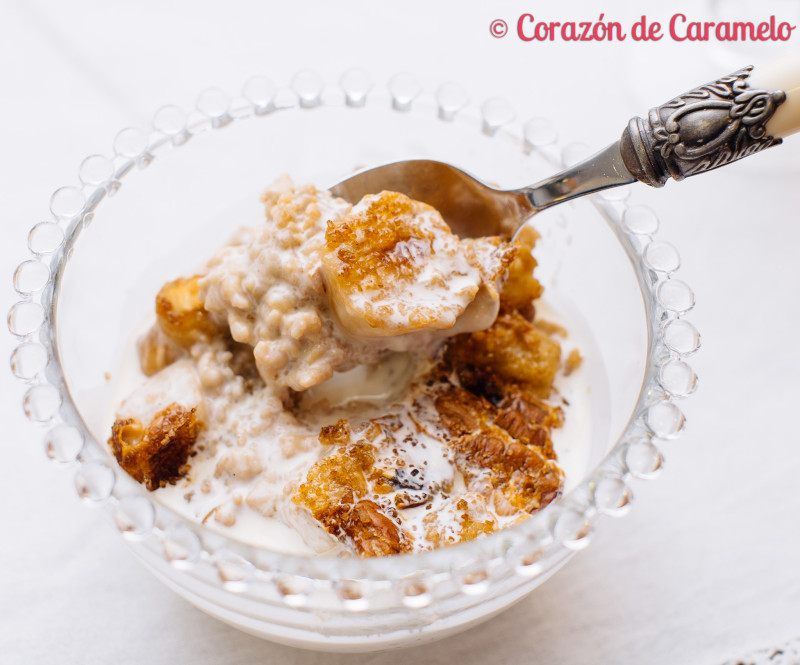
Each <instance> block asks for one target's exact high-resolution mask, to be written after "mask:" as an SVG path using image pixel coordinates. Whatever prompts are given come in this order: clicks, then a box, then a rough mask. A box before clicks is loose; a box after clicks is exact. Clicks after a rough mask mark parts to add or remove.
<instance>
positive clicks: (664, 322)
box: [8, 70, 700, 610]
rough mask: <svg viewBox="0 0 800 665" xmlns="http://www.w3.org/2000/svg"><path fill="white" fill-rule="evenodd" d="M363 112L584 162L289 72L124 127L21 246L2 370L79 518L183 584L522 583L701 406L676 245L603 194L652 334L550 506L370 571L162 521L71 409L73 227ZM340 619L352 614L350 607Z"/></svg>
mask: <svg viewBox="0 0 800 665" xmlns="http://www.w3.org/2000/svg"><path fill="white" fill-rule="evenodd" d="M367 103H370V104H390V105H391V108H393V109H394V110H395V111H396V112H397V113H406V112H409V111H412V110H414V111H416V110H417V109H424V110H425V112H427V111H432V112H434V113H435V114H436V116H437V117H438V119H439V120H440V121H441V122H452V121H453V120H454V119H456V118H457V117H461V116H463V115H465V114H472V115H473V116H477V118H478V120H479V126H480V127H481V131H482V132H483V133H484V134H486V135H488V136H492V137H495V138H498V139H500V138H502V139H504V140H511V141H513V142H515V143H516V144H518V145H519V148H520V150H524V151H525V152H527V153H533V152H537V153H539V154H541V155H543V156H544V157H545V158H546V159H548V160H549V161H550V162H551V163H552V164H553V166H554V169H555V168H558V167H561V166H564V165H567V164H570V163H573V162H575V161H577V160H578V159H580V158H582V157H583V156H584V154H585V149H584V148H583V147H582V146H578V145H574V144H573V145H570V146H567V147H565V148H564V149H563V150H561V151H560V153H559V151H558V149H557V143H556V139H557V137H556V133H555V131H554V130H553V128H552V126H551V125H550V124H549V123H548V121H546V120H545V119H542V118H538V117H537V118H532V119H530V120H528V121H527V122H524V123H517V122H515V120H514V112H513V110H512V109H511V108H510V106H509V105H508V104H507V103H506V102H505V101H504V100H502V99H498V98H493V99H489V100H487V101H486V102H484V103H483V104H482V105H481V106H480V107H473V106H470V105H469V103H468V97H467V94H466V92H465V91H464V90H463V89H462V88H461V87H460V86H459V85H457V84H455V83H449V82H448V83H445V84H443V85H441V86H440V87H439V88H437V89H436V91H435V92H434V94H433V95H430V94H428V93H425V92H424V91H423V90H422V87H421V86H420V84H419V83H418V82H417V80H416V79H415V78H414V77H413V76H412V75H410V74H405V73H403V74H397V75H395V76H394V77H393V78H391V79H390V80H389V81H388V85H386V86H379V85H373V83H372V81H371V79H370V77H369V76H368V75H367V73H366V72H364V71H362V70H349V71H347V72H345V73H344V75H342V76H341V78H340V79H339V81H338V84H334V85H326V84H325V82H324V80H323V79H322V78H321V77H320V76H319V75H318V74H317V73H315V72H313V71H311V70H303V71H300V72H298V73H297V74H296V75H295V76H294V77H293V78H292V80H291V84H290V86H288V87H278V86H276V85H275V84H274V83H273V82H272V81H271V80H270V79H268V78H265V77H254V78H251V79H250V80H248V81H247V83H246V84H245V85H244V87H243V89H242V92H241V95H239V96H236V97H229V96H228V95H227V94H226V93H225V92H223V91H221V90H219V89H209V90H206V91H205V92H203V93H202V94H201V95H200V96H199V98H198V100H197V104H196V108H195V110H194V111H193V112H191V113H187V112H185V111H184V110H183V109H181V108H179V107H177V106H164V107H162V108H160V109H159V110H158V111H157V112H156V113H155V116H154V118H153V123H152V131H150V132H145V131H142V130H140V129H137V128H133V127H129V128H125V129H123V130H122V131H120V132H119V133H118V134H117V136H116V137H115V139H114V143H113V156H112V157H106V156H103V155H91V156H89V157H87V158H86V159H85V160H83V162H82V163H81V165H80V168H79V171H78V178H79V181H80V184H79V185H77V186H65V187H61V188H59V189H58V190H56V191H55V192H54V193H53V195H52V197H51V199H50V212H51V215H52V218H51V219H49V220H46V221H42V222H40V223H38V224H36V225H35V226H33V227H32V229H31V231H30V234H29V236H28V248H29V250H30V252H31V255H32V258H30V259H28V260H26V261H23V262H22V263H21V264H20V265H19V266H18V267H17V269H16V271H15V273H14V278H13V279H14V288H15V290H16V292H17V294H18V295H19V297H20V299H19V301H18V302H17V303H16V304H14V305H13V306H12V307H11V309H10V311H9V313H8V327H9V330H10V331H11V333H12V334H13V335H14V336H15V337H16V338H17V339H18V340H19V344H18V346H17V347H16V349H15V350H14V351H13V353H12V356H11V369H12V372H13V373H14V375H15V376H16V377H17V378H18V379H19V380H20V381H22V382H24V383H26V384H27V385H28V389H27V391H26V392H25V395H24V398H23V408H24V411H25V414H26V416H27V417H28V419H29V420H30V421H32V422H34V423H39V424H41V425H42V426H44V427H45V428H46V430H47V432H46V434H45V436H44V444H45V451H46V454H47V456H48V457H49V458H50V459H52V460H54V461H55V462H57V463H61V464H63V465H65V466H71V467H75V468H76V472H75V486H76V489H77V491H78V494H79V495H80V496H81V497H82V498H83V499H84V500H85V501H86V502H87V503H89V504H91V505H94V506H97V507H102V508H103V509H104V511H105V512H106V513H107V515H108V516H109V517H110V518H111V519H112V521H113V522H114V524H115V525H116V526H117V528H118V529H119V530H120V532H121V533H122V534H123V536H124V537H125V538H127V539H129V540H131V541H142V540H145V539H149V538H155V539H156V540H157V541H159V542H160V546H161V550H162V552H163V557H164V559H165V560H166V561H169V562H170V563H171V564H172V565H173V566H174V567H175V568H176V569H179V570H181V569H191V568H192V567H193V566H194V565H195V564H198V563H200V562H204V563H207V564H210V565H211V566H213V567H214V568H216V570H217V573H218V574H219V578H220V579H221V581H222V583H223V586H224V587H225V588H226V589H228V590H230V591H234V592H236V591H241V590H243V589H244V588H246V587H247V584H248V581H249V580H262V581H265V580H268V581H272V582H273V583H275V584H277V585H278V587H279V589H280V590H281V593H282V594H283V596H284V599H285V601H286V602H287V603H288V604H290V605H291V604H292V598H294V597H296V595H297V594H295V593H294V592H287V591H286V589H285V587H286V584H287V580H291V579H294V580H295V582H296V581H297V580H305V581H306V582H309V583H310V582H311V581H312V580H313V579H320V580H333V581H337V580H338V581H339V582H340V583H342V582H348V581H349V582H352V583H353V584H356V583H357V582H356V581H357V580H359V579H362V580H363V579H368V580H373V581H381V580H384V581H386V580H395V581H396V580H403V579H406V580H407V581H408V584H410V585H411V586H410V587H409V590H408V593H407V594H406V595H407V596H408V602H406V603H405V604H406V605H407V606H408V607H417V606H420V607H421V606H424V605H425V603H424V602H423V601H424V600H425V599H426V598H427V599H428V602H429V601H430V597H431V594H430V593H427V591H426V590H430V588H431V585H435V584H436V583H437V581H441V580H444V579H448V578H451V577H456V576H457V578H458V579H460V580H462V584H463V585H464V588H467V587H470V586H471V587H472V588H473V590H474V591H475V593H477V592H478V591H480V590H482V589H484V588H485V584H484V583H486V582H487V580H488V579H489V578H490V577H491V573H492V570H494V569H497V568H498V567H503V568H507V567H510V568H511V570H513V572H514V574H517V575H519V576H520V578H521V579H524V578H530V577H533V576H535V575H537V574H539V573H541V572H542V568H541V565H540V562H541V561H542V560H543V559H544V558H545V557H550V556H556V557H558V556H559V554H558V553H559V551H560V550H563V555H564V556H568V555H569V554H570V553H571V552H574V551H576V550H579V549H583V548H584V547H585V546H586V545H587V544H588V543H589V540H590V537H591V533H592V531H593V529H594V524H595V522H596V520H597V518H598V517H599V515H601V514H605V515H612V516H619V515H623V514H625V513H626V512H627V511H628V509H629V507H630V503H631V500H632V497H633V494H632V491H631V488H630V481H631V479H633V478H636V479H647V478H652V477H655V476H656V475H657V474H658V471H659V470H660V468H661V466H662V464H663V455H662V452H661V447H662V445H663V443H664V442H665V441H668V440H670V439H673V438H674V437H676V436H677V435H678V434H679V433H680V432H681V431H682V430H683V428H684V425H685V419H684V416H683V414H682V412H681V410H680V409H679V407H678V406H677V405H676V401H678V400H680V399H682V398H684V397H687V396H688V395H690V394H691V393H692V392H694V390H695V387H696V384H697V378H696V375H695V373H694V372H693V370H692V368H691V367H690V366H689V365H688V364H687V362H686V358H687V357H689V356H691V355H692V354H693V353H694V352H695V351H696V350H697V349H698V347H699V345H700V336H699V334H698V332H697V330H696V329H695V327H694V326H693V325H692V324H691V323H690V322H689V321H688V320H686V318H684V317H685V314H686V313H687V312H688V311H689V310H691V309H692V307H693V306H694V295H693V293H692V291H691V289H690V288H689V287H688V286H687V285H686V284H685V283H684V282H683V281H681V280H679V279H676V278H675V276H674V274H675V271H676V270H677V269H678V268H679V265H680V258H679V255H678V252H677V251H676V249H675V248H674V247H673V246H672V245H671V244H669V243H667V242H663V241H660V240H657V239H655V237H654V234H655V233H656V231H657V230H658V225H659V222H658V218H657V216H656V215H655V213H654V212H653V211H652V210H651V209H650V208H647V207H645V206H639V205H636V206H631V205H628V204H627V203H626V199H627V196H628V193H629V191H628V189H629V188H627V187H624V188H619V189H612V190H609V191H607V192H604V193H601V194H599V195H595V196H594V197H592V199H593V203H594V204H595V206H596V207H597V208H598V209H599V211H600V212H601V214H602V215H603V216H604V217H605V218H606V220H607V221H608V222H609V223H610V225H611V226H612V228H613V229H614V231H615V233H616V235H617V236H618V239H619V241H620V243H621V244H622V246H623V248H624V249H625V251H626V253H627V255H628V257H629V259H630V261H631V262H632V264H633V267H634V270H635V273H636V275H637V278H638V280H639V285H640V288H641V291H642V296H643V300H644V306H645V312H646V315H647V319H648V321H649V322H650V329H649V330H648V338H649V339H648V351H647V363H646V367H645V375H644V379H643V383H642V387H641V390H640V392H639V397H638V400H637V403H636V406H635V409H634V411H633V414H632V417H631V419H630V421H629V422H628V424H627V426H626V428H625V430H624V432H623V434H622V436H621V437H620V438H619V440H618V441H617V443H616V444H615V445H614V447H613V448H612V449H611V450H610V452H609V453H608V454H607V455H606V456H605V458H604V459H602V460H601V461H600V463H599V464H598V465H597V466H596V467H595V469H594V470H593V471H590V472H589V473H588V474H587V477H586V478H585V479H584V480H583V481H582V482H581V483H580V484H578V485H577V486H576V487H575V488H573V489H572V490H571V491H569V492H568V493H567V494H565V495H564V496H562V497H560V498H559V499H558V500H557V501H555V502H553V503H552V504H550V505H549V506H547V507H546V508H545V509H543V510H542V511H540V512H539V513H537V514H535V515H533V516H531V518H529V519H527V520H525V521H523V522H522V523H520V524H518V525H515V526H513V527H510V528H507V529H505V530H502V531H500V532H498V533H496V534H492V535H491V536H489V537H486V538H481V539H477V540H473V541H470V542H467V543H461V544H458V545H453V546H450V547H447V548H443V549H440V550H434V551H430V552H423V553H417V554H403V555H397V556H391V557H385V558H375V559H368V560H367V559H359V558H355V557H354V558H345V559H342V558H334V557H330V556H313V557H309V556H302V555H290V554H282V553H279V552H273V551H267V550H263V549H260V548H255V547H252V546H248V545H243V544H241V543H239V542H237V541H233V540H231V539H227V538H225V537H224V536H220V535H219V534H218V533H216V532H213V533H212V532H210V531H209V530H208V529H206V528H205V527H203V526H202V525H199V524H196V523H194V522H191V521H189V520H188V519H186V518H184V517H182V516H180V515H177V514H175V513H172V512H171V511H168V510H167V509H165V508H163V507H162V506H158V508H156V506H155V505H154V502H153V501H152V500H151V499H149V498H148V497H147V496H146V492H145V491H144V490H143V489H142V488H141V487H140V486H139V485H138V484H137V483H136V482H135V481H133V480H132V479H131V478H130V477H128V476H127V474H125V473H124V472H123V473H121V472H120V471H119V470H118V469H117V468H115V466H114V464H113V460H111V459H110V456H109V455H108V452H107V451H106V450H105V446H103V445H102V443H101V442H98V441H96V440H95V439H94V438H93V437H92V435H91V434H90V433H89V431H88V429H87V428H86V426H85V425H84V424H83V421H82V420H81V417H80V415H79V414H78V412H77V409H76V407H75V405H74V404H73V402H72V400H71V397H70V394H69V391H68V388H67V385H66V381H65V377H64V375H63V372H62V368H61V366H60V364H59V360H58V345H57V339H56V331H55V318H56V313H57V294H58V286H59V280H60V277H61V274H62V271H63V269H64V267H65V266H66V264H67V259H68V256H69V253H70V249H71V247H72V246H73V244H74V243H75V241H76V240H77V238H78V236H79V234H80V232H81V230H82V228H84V227H86V226H88V224H89V223H91V221H92V218H93V216H94V211H95V209H96V208H97V206H98V205H99V204H100V203H101V202H102V201H103V200H104V199H105V198H106V197H108V196H113V195H114V194H115V193H116V191H117V190H118V189H119V188H120V187H121V186H122V183H123V181H124V179H125V178H128V177H131V174H133V173H136V172H139V171H141V170H142V169H145V168H146V167H147V166H148V165H149V164H150V163H151V162H152V161H153V159H156V158H158V157H160V156H161V155H162V154H164V153H167V152H168V151H169V150H170V149H172V148H177V147H180V146H181V145H182V144H184V143H186V141H188V140H189V139H190V138H193V137H195V136H197V135H199V134H203V133H205V132H209V131H214V130H217V129H220V128H222V127H225V126H226V125H228V124H230V123H233V122H240V121H242V120H246V119H249V118H258V117H264V116H269V115H271V114H273V113H284V112H297V113H303V112H305V111H306V110H308V109H313V108H317V107H320V106H322V105H327V106H344V107H353V108H357V107H363V106H365V105H366V104H367ZM419 112H423V111H422V110H420V111H419ZM199 534H202V537H201V535H199ZM292 576H295V577H294V578H293V577H292ZM281 585H283V587H282V586H281ZM420 589H423V590H424V591H425V592H424V593H423V592H421V591H420ZM343 593H344V595H343V596H342V597H343V598H345V599H347V598H350V599H352V598H354V597H358V593H354V591H353V590H352V589H349V590H345V591H344V592H343ZM356 604H357V603H356ZM351 606H352V607H351ZM344 607H345V609H347V608H348V607H350V609H354V610H357V609H359V608H358V607H355V605H354V604H353V603H349V604H348V602H345V603H344Z"/></svg>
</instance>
